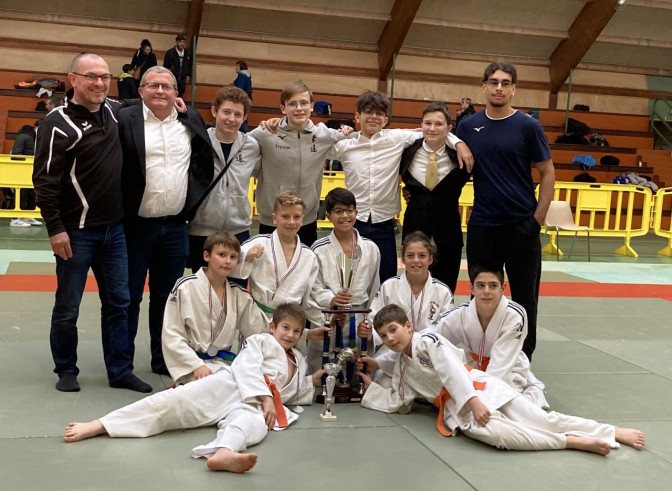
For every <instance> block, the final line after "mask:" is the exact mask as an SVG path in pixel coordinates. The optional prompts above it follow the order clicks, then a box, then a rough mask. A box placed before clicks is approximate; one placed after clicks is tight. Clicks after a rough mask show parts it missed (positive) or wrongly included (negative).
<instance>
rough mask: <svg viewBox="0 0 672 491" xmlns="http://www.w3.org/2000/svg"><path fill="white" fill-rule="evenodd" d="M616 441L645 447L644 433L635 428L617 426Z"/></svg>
mask: <svg viewBox="0 0 672 491" xmlns="http://www.w3.org/2000/svg"><path fill="white" fill-rule="evenodd" d="M616 441H617V442H618V443H622V444H624V445H629V446H631V447H632V448H636V449H637V450H641V449H642V448H643V447H644V433H642V432H641V431H639V430H636V429H634V428H619V427H618V426H617V427H616Z"/></svg>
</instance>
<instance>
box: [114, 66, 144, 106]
mask: <svg viewBox="0 0 672 491" xmlns="http://www.w3.org/2000/svg"><path fill="white" fill-rule="evenodd" d="M122 70H123V72H122V74H121V75H119V79H118V80H117V90H118V92H119V99H137V98H138V97H140V96H139V95H138V84H136V83H135V79H134V78H133V65H131V64H129V63H126V64H125V65H124V66H123V67H122Z"/></svg>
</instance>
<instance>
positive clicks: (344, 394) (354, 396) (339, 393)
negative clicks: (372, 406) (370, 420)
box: [315, 385, 364, 404]
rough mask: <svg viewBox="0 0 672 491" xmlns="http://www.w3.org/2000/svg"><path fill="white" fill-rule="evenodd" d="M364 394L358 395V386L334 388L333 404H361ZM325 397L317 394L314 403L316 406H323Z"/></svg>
mask: <svg viewBox="0 0 672 491" xmlns="http://www.w3.org/2000/svg"><path fill="white" fill-rule="evenodd" d="M362 397H364V394H360V393H359V385H355V386H354V387H335V388H334V395H333V399H334V404H346V403H350V402H362ZM324 399H325V396H324V395H322V394H318V395H317V397H316V399H315V401H316V402H317V404H324Z"/></svg>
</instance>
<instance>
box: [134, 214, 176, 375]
mask: <svg viewBox="0 0 672 491" xmlns="http://www.w3.org/2000/svg"><path fill="white" fill-rule="evenodd" d="M171 220H172V219H171V217H168V218H166V219H163V218H142V217H133V218H130V219H128V222H127V223H126V244H127V247H128V278H129V280H128V289H129V293H130V297H131V304H130V306H129V309H128V337H129V351H130V353H131V360H132V359H133V356H134V354H135V336H136V334H137V332H138V320H139V318H140V303H141V302H142V295H143V293H144V290H145V281H146V279H147V272H149V338H150V350H151V353H152V361H151V366H152V370H154V371H157V370H165V362H164V361H163V350H162V349H161V331H162V329H163V311H164V310H165V308H166V301H167V300H168V295H170V291H171V290H172V289H173V287H174V286H175V282H176V281H177V280H178V279H179V278H181V277H182V276H183V275H184V268H185V266H186V264H187V255H188V253H189V241H188V238H187V225H186V223H185V222H179V221H177V220H173V221H171Z"/></svg>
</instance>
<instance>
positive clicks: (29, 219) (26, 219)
mask: <svg viewBox="0 0 672 491" xmlns="http://www.w3.org/2000/svg"><path fill="white" fill-rule="evenodd" d="M21 220H22V221H24V222H26V223H27V224H29V225H35V226H40V225H42V222H41V221H39V220H35V219H34V218H22V219H21Z"/></svg>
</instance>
